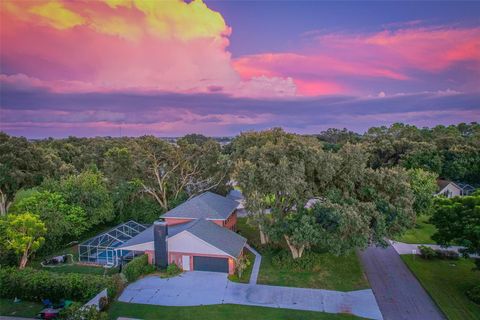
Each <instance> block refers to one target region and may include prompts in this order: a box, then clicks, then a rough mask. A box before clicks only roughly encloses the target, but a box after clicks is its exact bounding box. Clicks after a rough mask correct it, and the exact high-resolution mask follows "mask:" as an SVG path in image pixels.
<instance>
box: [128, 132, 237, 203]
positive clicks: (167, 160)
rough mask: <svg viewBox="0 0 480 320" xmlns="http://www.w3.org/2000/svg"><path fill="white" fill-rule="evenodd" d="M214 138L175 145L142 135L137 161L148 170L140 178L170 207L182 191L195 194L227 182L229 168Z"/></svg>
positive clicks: (152, 194)
mask: <svg viewBox="0 0 480 320" xmlns="http://www.w3.org/2000/svg"><path fill="white" fill-rule="evenodd" d="M212 142H213V141H211V142H210V143H209V142H206V143H205V144H204V145H202V146H198V145H196V144H194V145H192V144H188V143H187V144H186V145H184V146H174V145H172V144H169V143H168V142H166V141H163V140H160V139H158V138H155V137H153V136H145V137H142V138H140V139H139V140H138V141H137V150H138V152H137V163H138V165H139V167H140V168H142V169H143V170H142V171H143V172H144V173H145V174H144V175H143V176H142V177H141V178H139V179H138V181H139V183H140V184H141V185H142V187H143V191H144V192H145V193H147V194H149V195H150V196H152V197H153V198H154V199H155V200H156V201H157V202H158V204H159V205H160V207H162V208H163V209H164V210H168V209H170V201H173V200H175V199H178V198H179V197H181V196H182V193H186V194H188V196H189V197H193V196H194V195H196V194H199V193H201V192H204V191H208V190H212V189H214V188H216V187H217V186H219V185H221V184H222V183H224V182H225V179H226V177H227V173H228V168H226V167H224V166H222V165H223V163H222V159H221V155H220V153H219V146H218V148H215V147H212V144H211V143H212ZM213 143H215V144H216V142H213ZM217 145H218V144H217ZM212 158H213V159H212ZM212 168H213V169H214V170H212ZM220 168H221V170H220ZM215 169H216V170H215Z"/></svg>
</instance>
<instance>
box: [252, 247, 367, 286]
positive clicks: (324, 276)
mask: <svg viewBox="0 0 480 320" xmlns="http://www.w3.org/2000/svg"><path fill="white" fill-rule="evenodd" d="M258 283H260V284H270V285H276V286H287V287H300V288H318V289H328V290H339V291H351V290H360V289H366V288H369V287H370V286H369V283H368V281H367V279H366V277H365V275H364V273H363V270H362V268H361V266H360V263H359V261H358V257H357V255H356V254H355V253H351V254H347V255H344V256H340V257H336V256H334V255H332V254H328V253H322V254H315V267H313V268H311V269H309V270H295V269H292V268H291V265H289V264H284V265H282V266H278V265H277V264H275V263H273V260H272V255H270V254H264V255H263V256H262V265H261V266H260V273H259V275H258Z"/></svg>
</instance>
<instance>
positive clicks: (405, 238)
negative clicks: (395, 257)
mask: <svg viewBox="0 0 480 320" xmlns="http://www.w3.org/2000/svg"><path fill="white" fill-rule="evenodd" d="M428 219H429V217H428V216H420V217H418V219H417V223H416V225H415V227H414V228H413V229H410V230H407V232H405V234H403V235H402V236H401V237H398V238H395V240H396V241H400V242H405V243H413V244H417V243H426V244H435V241H433V240H432V238H431V236H432V235H433V234H434V233H435V232H436V231H437V229H436V228H435V226H434V225H433V224H430V223H428Z"/></svg>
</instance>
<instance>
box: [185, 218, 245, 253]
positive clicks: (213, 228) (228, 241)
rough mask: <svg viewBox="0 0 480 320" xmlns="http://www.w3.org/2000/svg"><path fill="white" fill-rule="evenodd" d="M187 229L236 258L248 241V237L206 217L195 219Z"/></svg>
mask: <svg viewBox="0 0 480 320" xmlns="http://www.w3.org/2000/svg"><path fill="white" fill-rule="evenodd" d="M185 230H186V231H187V232H190V233H191V234H193V235H195V236H197V237H198V238H200V239H202V240H203V241H205V242H207V243H209V244H211V245H213V246H214V247H216V248H218V249H220V250H222V251H224V252H225V253H227V254H229V255H231V256H232V257H235V258H236V257H238V256H239V255H240V252H242V249H243V247H244V246H245V243H246V242H247V239H245V238H244V237H242V236H241V235H239V234H238V233H235V232H233V231H231V230H229V229H226V228H223V227H220V226H219V225H217V224H215V223H214V222H211V221H207V220H204V219H199V220H197V221H195V223H194V224H193V225H191V226H190V227H189V228H188V229H185Z"/></svg>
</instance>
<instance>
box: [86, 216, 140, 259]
mask: <svg viewBox="0 0 480 320" xmlns="http://www.w3.org/2000/svg"><path fill="white" fill-rule="evenodd" d="M145 229H147V226H145V225H143V224H140V223H137V222H135V221H132V220H130V221H128V222H125V223H122V224H120V225H118V226H116V227H115V228H113V229H110V230H109V231H107V232H104V233H102V234H99V235H97V236H95V237H93V238H91V239H88V240H87V241H85V242H82V243H80V244H79V245H78V259H79V261H80V262H85V263H92V264H100V265H110V266H114V265H117V264H118V262H119V260H120V258H124V259H128V258H131V257H133V256H134V255H135V252H132V251H125V250H120V251H118V252H117V251H115V248H116V247H118V246H120V245H122V244H123V243H125V242H126V241H128V240H130V239H132V238H133V237H135V236H136V235H138V234H139V233H141V232H142V231H144V230H145Z"/></svg>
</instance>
